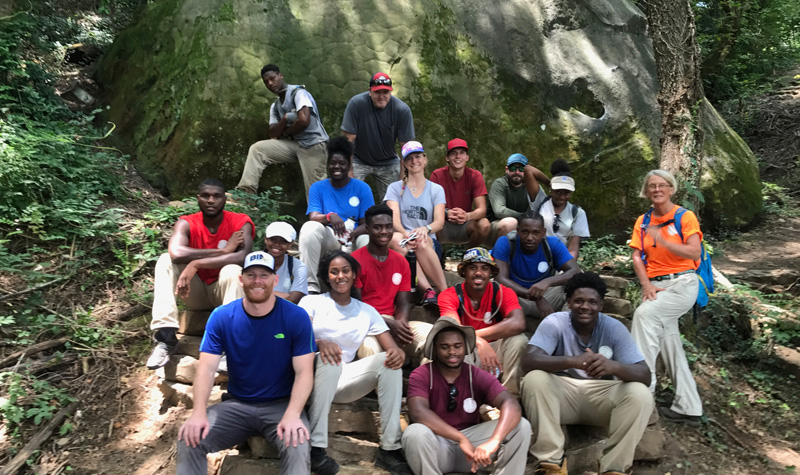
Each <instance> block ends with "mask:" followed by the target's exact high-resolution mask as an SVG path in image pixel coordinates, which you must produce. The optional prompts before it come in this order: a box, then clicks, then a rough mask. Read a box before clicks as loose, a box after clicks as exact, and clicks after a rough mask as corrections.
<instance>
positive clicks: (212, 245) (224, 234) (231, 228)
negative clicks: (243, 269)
mask: <svg viewBox="0 0 800 475" xmlns="http://www.w3.org/2000/svg"><path fill="white" fill-rule="evenodd" d="M179 219H182V220H184V221H187V222H188V223H189V247H193V248H195V249H222V248H224V247H225V246H226V245H227V244H228V239H230V237H231V235H232V234H233V233H235V232H236V231H239V230H240V229H242V226H244V225H245V223H250V231H251V234H252V237H253V238H255V237H256V227H255V225H254V224H253V220H252V219H250V216H247V215H246V214H243V213H233V212H230V211H224V210H223V211H222V223H220V225H219V229H217V232H216V233H212V232H211V231H209V230H208V228H207V227H206V225H205V224H204V223H203V213H201V212H197V213H194V214H186V215H183V216H181V217H180V218H179ZM240 264H241V263H240ZM219 271H220V270H219V269H199V270H198V271H197V276H198V277H200V279H201V280H202V281H203V282H205V283H206V284H207V285H208V284H213V283H214V282H216V281H217V279H218V278H219Z"/></svg>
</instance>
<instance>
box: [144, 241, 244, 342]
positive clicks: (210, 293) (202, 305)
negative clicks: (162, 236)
mask: <svg viewBox="0 0 800 475" xmlns="http://www.w3.org/2000/svg"><path fill="white" fill-rule="evenodd" d="M185 268H186V265H185V264H175V263H173V262H172V259H171V258H170V256H169V254H168V253H166V252H165V253H164V254H161V256H160V257H159V258H158V261H157V262H156V269H155V273H154V275H153V278H154V285H153V320H152V322H151V323H150V329H151V330H158V329H159V328H178V302H177V301H176V300H175V286H176V285H177V283H178V277H180V275H181V272H183V269H185ZM241 274H242V268H241V266H237V265H236V264H228V265H227V266H225V267H223V268H222V269H221V270H220V272H219V278H218V279H217V281H216V282H214V283H213V284H210V285H206V283H205V282H203V281H202V280H200V277H198V276H197V275H195V276H194V277H193V278H192V280H191V281H190V282H189V296H188V297H186V298H181V301H183V303H184V304H186V306H187V307H189V309H190V310H213V309H215V308H217V307H219V306H220V305H225V304H226V303H230V302H233V301H234V300H236V299H240V298H242V297H244V291H243V290H242V286H241V285H240V283H239V276H240V275H241Z"/></svg>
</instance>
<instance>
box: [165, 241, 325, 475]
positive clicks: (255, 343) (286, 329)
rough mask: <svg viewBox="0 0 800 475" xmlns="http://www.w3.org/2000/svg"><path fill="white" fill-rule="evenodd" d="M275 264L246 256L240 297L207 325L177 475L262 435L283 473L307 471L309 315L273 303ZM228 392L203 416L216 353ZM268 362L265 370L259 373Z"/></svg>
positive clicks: (259, 255)
mask: <svg viewBox="0 0 800 475" xmlns="http://www.w3.org/2000/svg"><path fill="white" fill-rule="evenodd" d="M276 279H277V276H276V274H275V260H274V259H273V257H272V256H271V255H269V254H267V253H266V252H263V251H257V252H252V253H250V254H248V255H247V256H246V257H245V261H244V268H243V270H242V275H241V277H240V281H241V284H242V288H243V290H244V298H243V299H239V300H235V301H233V302H231V303H229V304H227V305H223V306H221V307H218V308H217V309H216V310H214V312H213V313H212V314H211V317H210V318H209V319H208V323H207V324H206V333H205V335H204V336H203V341H202V342H201V344H200V361H199V363H198V365H197V373H196V376H195V380H194V386H193V393H194V409H193V410H192V415H191V416H190V417H189V419H187V420H186V422H185V423H184V424H183V426H181V428H180V430H179V431H178V462H177V467H176V472H177V473H178V475H185V474H193V475H200V474H202V475H205V473H206V470H207V462H206V454H208V453H210V452H217V451H219V450H222V449H225V448H228V447H232V446H234V445H236V444H239V443H241V442H244V441H245V440H247V438H248V437H250V436H252V435H254V434H262V435H263V436H264V437H265V438H266V439H267V441H268V442H269V443H271V444H272V445H273V446H275V447H276V448H277V450H278V451H279V452H280V454H281V473H282V474H298V475H299V474H308V473H309V471H310V470H311V462H310V453H311V451H310V446H309V444H307V443H306V441H307V440H308V439H309V432H308V426H309V424H308V418H307V416H306V414H305V412H304V411H303V406H304V405H305V403H306V400H307V399H308V396H309V394H310V393H311V387H312V385H313V383H314V354H315V352H316V351H317V347H316V344H315V343H314V332H313V330H312V327H311V321H310V320H309V319H308V314H306V312H305V311H303V310H302V309H300V308H299V307H297V306H296V305H294V304H292V303H290V302H287V301H286V300H283V299H281V298H277V297H276V296H275V294H274V293H273V291H272V289H273V287H275V285H276V283H277V282H276ZM223 352H224V353H225V354H226V355H227V358H228V376H229V378H230V379H229V382H228V393H227V394H226V395H225V396H223V401H222V402H221V403H219V404H215V405H213V406H211V407H210V408H208V410H206V404H207V403H208V397H209V395H210V394H211V388H212V386H213V385H214V373H215V372H216V370H217V366H218V365H219V361H220V358H221V356H222V353H223ZM265 362H269V371H265V370H264V364H265Z"/></svg>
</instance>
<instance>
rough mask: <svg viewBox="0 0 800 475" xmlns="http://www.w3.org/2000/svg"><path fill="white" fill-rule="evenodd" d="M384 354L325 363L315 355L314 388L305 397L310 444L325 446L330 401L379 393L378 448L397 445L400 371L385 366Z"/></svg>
mask: <svg viewBox="0 0 800 475" xmlns="http://www.w3.org/2000/svg"><path fill="white" fill-rule="evenodd" d="M385 361H386V353H379V354H377V355H373V356H369V357H367V358H365V359H363V360H356V361H353V362H352V363H345V364H340V365H331V364H325V363H323V362H322V357H320V355H319V353H318V354H317V356H316V364H315V366H316V371H315V372H314V389H313V390H312V391H311V396H310V397H309V398H308V404H309V409H308V420H309V421H311V427H310V432H311V446H312V447H323V448H324V447H327V446H328V415H329V414H330V411H331V403H334V402H335V403H337V404H347V403H349V402H353V401H357V400H359V399H361V398H362V397H364V396H366V395H367V394H369V393H370V391H372V390H376V389H377V392H378V406H379V408H380V409H379V410H380V413H381V448H382V449H384V450H396V449H399V448H400V435H401V432H400V400H401V398H402V397H403V370H402V369H389V368H387V367H386V366H384V362H385Z"/></svg>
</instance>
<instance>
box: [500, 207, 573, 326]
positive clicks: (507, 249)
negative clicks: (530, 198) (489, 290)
mask: <svg viewBox="0 0 800 475" xmlns="http://www.w3.org/2000/svg"><path fill="white" fill-rule="evenodd" d="M509 238H510V240H509ZM492 256H494V258H495V259H496V260H497V266H498V267H499V268H500V273H499V274H498V275H497V281H498V282H500V283H501V284H503V285H507V286H508V287H510V288H511V289H512V291H513V292H516V293H517V296H518V297H519V304H520V305H521V306H522V310H523V312H524V313H525V317H526V320H527V322H526V331H528V332H530V333H533V332H534V331H536V327H537V326H538V325H539V322H540V321H541V319H542V318H544V317H546V316H547V315H550V314H551V313H553V311H554V310H561V307H563V306H564V289H563V287H562V286H563V285H564V283H565V282H567V281H568V280H569V279H570V277H572V276H573V275H575V274H576V273H578V272H580V267H578V263H577V262H575V258H574V257H572V254H570V253H569V249H567V246H565V245H564V244H563V243H562V242H561V241H559V239H558V238H557V237H549V236H547V232H546V231H545V229H544V219H543V218H542V216H541V215H540V214H539V213H537V212H536V211H531V210H528V211H526V212H525V213H524V214H523V215H522V216H521V217H520V219H519V226H518V227H517V232H516V233H512V234H510V235H508V236H502V237H501V238H500V239H498V240H497V243H496V244H495V245H494V249H493V250H492ZM559 270H561V271H563V272H562V273H558V271H559Z"/></svg>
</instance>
